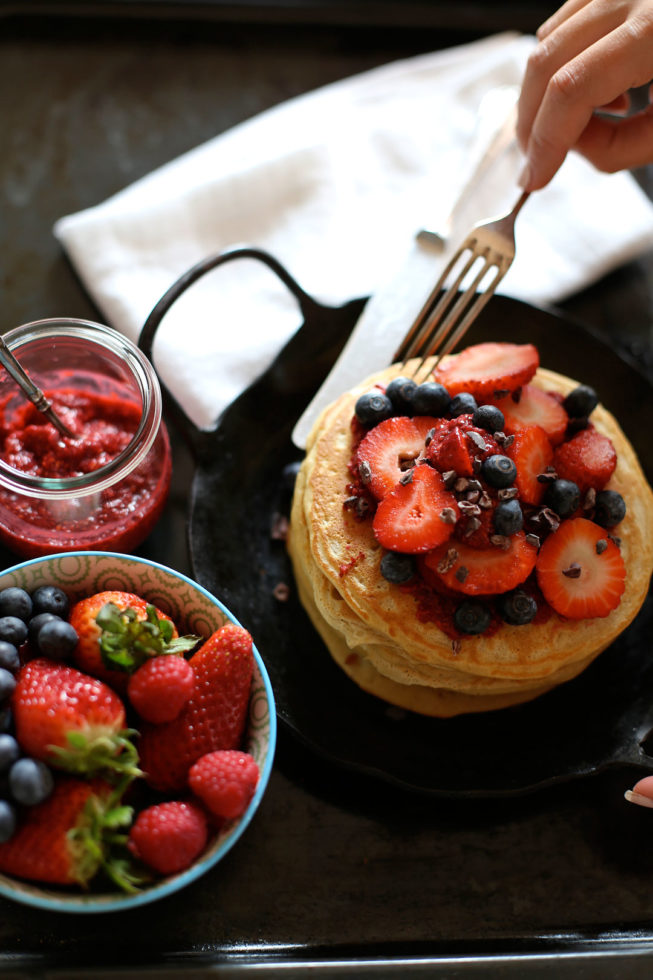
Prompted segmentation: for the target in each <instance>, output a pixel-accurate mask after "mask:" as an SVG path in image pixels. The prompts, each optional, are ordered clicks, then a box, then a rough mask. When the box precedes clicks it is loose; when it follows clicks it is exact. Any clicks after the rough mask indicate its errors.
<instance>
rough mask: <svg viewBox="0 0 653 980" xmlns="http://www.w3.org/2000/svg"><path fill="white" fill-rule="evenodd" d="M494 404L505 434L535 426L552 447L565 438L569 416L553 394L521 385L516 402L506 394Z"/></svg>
mask: <svg viewBox="0 0 653 980" xmlns="http://www.w3.org/2000/svg"><path fill="white" fill-rule="evenodd" d="M494 404H495V405H496V406H497V408H500V409H501V411H502V412H503V417H504V419H505V425H504V431H505V432H507V433H513V432H518V431H519V429H521V428H523V427H524V426H526V425H539V426H540V428H542V429H544V431H545V432H546V434H547V436H548V437H549V439H550V440H551V443H552V444H553V445H554V446H557V445H559V444H560V443H561V442H562V441H563V439H564V438H565V433H566V432H567V426H568V424H569V416H568V415H567V413H566V411H565V410H564V408H563V407H562V404H561V403H560V401H558V399H557V398H556V397H555V396H554V395H550V394H549V393H548V392H546V391H542V389H541V388H536V387H535V385H525V386H524V387H523V388H522V390H521V393H520V396H519V398H518V399H517V400H515V399H513V398H512V396H511V395H507V396H506V397H505V398H498V399H496V400H495V401H494Z"/></svg>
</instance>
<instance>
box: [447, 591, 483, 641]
mask: <svg viewBox="0 0 653 980" xmlns="http://www.w3.org/2000/svg"><path fill="white" fill-rule="evenodd" d="M453 621H454V624H455V626H456V629H459V630H460V632H461V633H467V634H469V635H470V636H473V635H475V634H478V633H484V632H485V630H486V629H487V628H488V626H489V625H490V622H491V621H492V616H491V614H490V610H489V609H488V607H487V606H486V605H485V603H484V602H480V601H479V600H478V599H465V600H464V601H463V602H461V603H460V605H459V606H457V607H456V611H455V612H454V615H453Z"/></svg>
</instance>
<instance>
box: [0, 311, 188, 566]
mask: <svg viewBox="0 0 653 980" xmlns="http://www.w3.org/2000/svg"><path fill="white" fill-rule="evenodd" d="M4 340H5V342H6V344H7V346H8V347H9V349H10V350H11V352H12V353H13V354H14V356H15V357H16V358H17V359H18V361H19V362H20V364H21V366H22V367H23V368H24V369H25V371H27V373H28V374H29V376H30V377H31V379H32V381H33V382H34V383H35V384H36V385H38V386H39V388H41V389H42V390H43V392H44V393H45V395H46V397H47V398H48V400H49V401H50V402H51V404H52V407H53V409H54V411H55V412H56V414H57V415H58V416H59V418H60V419H61V420H62V421H63V422H65V423H66V425H67V426H68V428H69V429H71V430H72V433H73V438H70V437H68V436H65V437H64V436H62V435H61V434H60V433H59V431H58V430H57V429H56V427H55V426H54V425H53V424H52V423H51V422H48V420H47V419H46V418H45V416H43V415H42V413H41V412H39V411H38V410H37V409H36V408H35V407H34V406H33V405H32V404H31V402H29V401H28V400H27V398H26V397H25V395H24V394H23V392H22V391H21V390H20V388H19V387H18V386H17V384H16V383H15V382H14V381H13V380H12V379H11V378H10V376H9V375H8V374H7V372H6V371H5V370H4V369H3V368H0V542H2V543H4V544H5V545H6V546H7V547H8V548H10V549H11V550H12V551H14V552H16V554H18V555H21V556H23V557H28V558H31V557H36V556H38V555H43V554H53V553H54V552H57V551H77V550H102V551H121V552H128V551H132V550H133V549H134V548H136V547H137V546H138V545H139V544H140V543H141V541H143V539H144V538H145V537H146V536H147V535H148V534H149V533H150V531H151V530H152V528H153V527H154V525H155V523H156V522H157V520H158V518H159V517H160V516H161V512H162V510H163V507H164V505H165V501H166V497H167V494H168V490H169V486H170V476H171V471H172V465H171V453H170V441H169V438H168V433H167V431H166V429H165V426H164V424H163V422H162V419H161V389H160V387H159V382H158V379H157V377H156V374H155V372H154V369H153V367H152V365H151V364H150V362H149V361H148V360H147V358H146V357H145V355H144V354H143V353H142V352H141V351H140V350H139V349H138V348H137V347H136V346H135V345H134V344H132V343H131V342H130V341H129V340H127V338H126V337H124V336H122V334H119V333H117V332H116V331H115V330H113V329H111V328H110V327H106V326H103V325H101V324H99V323H92V322H90V321H87V320H74V319H69V318H66V319H48V320H37V321H35V322H33V323H27V324H24V325H23V326H21V327H16V328H15V329H13V330H10V331H8V332H7V333H6V334H5V335H4Z"/></svg>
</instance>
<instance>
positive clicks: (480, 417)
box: [472, 405, 506, 432]
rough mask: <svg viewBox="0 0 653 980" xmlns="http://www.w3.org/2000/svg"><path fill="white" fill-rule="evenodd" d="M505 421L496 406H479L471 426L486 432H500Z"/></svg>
mask: <svg viewBox="0 0 653 980" xmlns="http://www.w3.org/2000/svg"><path fill="white" fill-rule="evenodd" d="M505 422H506V420H505V419H504V417H503V412H502V411H501V409H500V408H497V407H496V405H479V406H478V408H477V409H476V411H475V412H474V415H473V417H472V425H475V426H476V427H477V429H485V431H486V432H501V431H502V430H503V427H504V425H505Z"/></svg>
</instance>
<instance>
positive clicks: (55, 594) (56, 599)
mask: <svg viewBox="0 0 653 980" xmlns="http://www.w3.org/2000/svg"><path fill="white" fill-rule="evenodd" d="M32 606H33V611H34V615H35V616H36V615H37V614H38V613H44V612H49V613H53V615H55V616H61V618H62V619H65V618H66V616H67V615H68V609H69V606H70V603H69V601H68V596H67V595H66V593H65V592H64V591H63V590H62V589H59V588H57V586H56V585H39V587H38V589H35V590H34V591H33V592H32Z"/></svg>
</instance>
